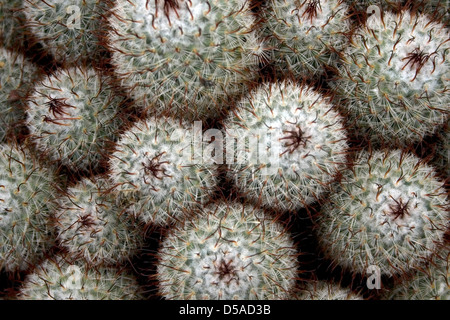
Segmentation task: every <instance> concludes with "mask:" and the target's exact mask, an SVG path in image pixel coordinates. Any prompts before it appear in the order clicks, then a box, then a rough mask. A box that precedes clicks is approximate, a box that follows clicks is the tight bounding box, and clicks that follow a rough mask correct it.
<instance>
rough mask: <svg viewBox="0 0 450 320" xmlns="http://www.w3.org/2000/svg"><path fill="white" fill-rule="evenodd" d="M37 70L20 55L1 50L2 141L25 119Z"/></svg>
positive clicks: (0, 100)
mask: <svg viewBox="0 0 450 320" xmlns="http://www.w3.org/2000/svg"><path fill="white" fill-rule="evenodd" d="M35 80H37V68H36V67H35V66H34V65H33V64H32V63H31V62H30V61H28V60H26V59H25V57H24V56H23V55H22V54H20V53H15V52H12V51H8V50H6V49H4V48H0V141H4V139H5V137H6V136H8V133H10V132H13V131H12V130H13V129H14V128H15V127H16V125H17V124H18V122H19V121H20V120H23V119H24V117H25V113H24V106H25V99H26V97H27V95H28V90H29V89H30V88H31V86H32V82H33V81H35Z"/></svg>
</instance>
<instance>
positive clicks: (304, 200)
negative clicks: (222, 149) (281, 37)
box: [224, 82, 347, 210]
mask: <svg viewBox="0 0 450 320" xmlns="http://www.w3.org/2000/svg"><path fill="white" fill-rule="evenodd" d="M224 127H225V130H226V136H227V140H226V149H227V157H228V158H232V157H231V156H230V152H231V155H233V154H234V159H231V161H230V160H229V159H228V160H227V163H228V171H227V173H228V176H229V177H230V178H232V179H234V180H235V182H236V184H237V186H238V187H239V189H240V190H241V191H242V192H243V194H244V195H246V196H247V197H249V198H250V199H253V200H254V201H257V202H259V204H262V205H264V206H270V207H275V208H277V209H281V210H296V209H299V208H302V207H304V206H306V205H308V204H311V203H312V202H314V201H316V200H318V199H319V197H320V196H321V195H322V194H323V193H324V192H326V191H327V185H329V184H330V183H331V182H332V181H334V180H335V176H336V174H337V173H338V172H339V171H340V170H342V169H344V167H345V163H346V152H347V141H346V138H347V137H346V132H345V130H344V128H343V124H342V118H341V117H340V115H339V114H338V113H337V112H336V110H334V107H333V105H332V104H331V103H330V102H329V101H328V100H327V98H325V97H324V96H322V95H321V94H320V93H318V92H316V91H314V90H313V89H312V88H311V87H308V86H304V85H296V84H293V83H289V82H282V83H277V84H264V85H262V86H260V87H259V88H257V89H256V90H254V91H253V92H251V93H250V94H249V96H248V97H246V98H244V99H243V100H242V101H241V103H240V104H239V109H238V110H237V111H236V112H235V114H234V115H230V116H229V118H228V119H227V121H226V122H225V125H224ZM233 139H237V143H236V144H235V143H234V141H233Z"/></svg>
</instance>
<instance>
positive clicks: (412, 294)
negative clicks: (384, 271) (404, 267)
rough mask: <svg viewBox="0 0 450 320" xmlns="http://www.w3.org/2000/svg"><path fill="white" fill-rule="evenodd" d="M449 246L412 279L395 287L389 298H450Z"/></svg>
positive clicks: (387, 296) (388, 295) (387, 297)
mask: <svg viewBox="0 0 450 320" xmlns="http://www.w3.org/2000/svg"><path fill="white" fill-rule="evenodd" d="M449 261H450V252H449V248H448V247H447V248H445V249H444V250H442V252H441V253H440V254H439V255H437V256H436V257H435V258H434V259H433V260H431V262H429V263H428V264H427V265H426V266H425V267H424V268H421V269H420V270H417V271H416V273H415V274H414V276H412V277H411V279H409V280H407V281H404V282H402V283H400V284H399V285H397V286H396V287H394V289H393V290H392V291H390V292H389V293H388V294H387V295H386V297H385V298H386V299H389V300H443V301H445V300H450V273H449V267H450V264H449Z"/></svg>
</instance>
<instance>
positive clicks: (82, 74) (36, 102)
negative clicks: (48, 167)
mask: <svg viewBox="0 0 450 320" xmlns="http://www.w3.org/2000/svg"><path fill="white" fill-rule="evenodd" d="M108 82H109V79H108V78H107V77H104V76H102V75H100V74H98V73H97V72H96V71H94V70H93V69H86V68H70V69H67V70H60V71H59V72H58V73H57V74H55V75H53V76H49V77H47V78H46V79H44V80H43V81H42V82H40V83H39V84H37V85H36V86H35V88H34V90H33V93H32V94H31V96H30V98H29V100H30V102H29V104H28V109H27V115H28V117H27V126H28V128H29V129H30V133H31V135H32V137H33V138H34V140H35V141H36V143H37V145H38V147H39V148H40V149H41V150H43V151H48V153H49V156H50V158H51V159H53V160H60V161H61V162H62V163H63V164H65V165H67V166H69V167H73V168H78V169H80V170H86V169H88V168H92V167H96V166H97V164H98V163H97V162H98V161H99V160H100V159H102V154H103V153H104V149H105V146H106V144H107V142H108V141H109V140H114V138H115V137H116V132H117V130H118V129H119V127H120V126H121V124H122V121H121V117H120V111H121V107H122V106H123V103H124V99H123V98H121V97H120V96H119V95H117V94H116V92H115V90H114V89H113V88H112V87H111V86H110V85H109V84H108Z"/></svg>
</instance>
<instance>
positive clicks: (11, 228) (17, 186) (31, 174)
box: [0, 144, 55, 271]
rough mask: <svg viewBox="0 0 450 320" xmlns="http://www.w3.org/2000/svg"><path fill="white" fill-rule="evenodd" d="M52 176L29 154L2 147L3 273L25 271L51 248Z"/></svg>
mask: <svg viewBox="0 0 450 320" xmlns="http://www.w3.org/2000/svg"><path fill="white" fill-rule="evenodd" d="M53 175H54V174H53V172H52V171H51V170H50V169H48V168H47V167H44V166H41V165H40V164H39V162H38V161H37V160H36V159H35V158H33V156H32V155H31V154H30V152H28V151H24V150H20V149H18V148H17V147H12V146H8V145H4V144H2V145H0V271H2V270H6V271H17V270H26V269H28V268H29V267H30V266H32V265H34V264H35V263H36V262H37V261H39V259H41V258H42V257H43V256H44V253H45V250H47V249H48V248H49V247H50V246H51V245H52V242H53V234H54V231H53V228H52V225H51V220H52V219H51V217H52V215H53V205H52V202H53V200H54V198H53V194H54V192H55V190H54V189H53V186H52V183H53V181H54V177H53Z"/></svg>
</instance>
